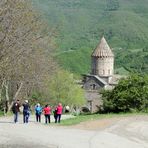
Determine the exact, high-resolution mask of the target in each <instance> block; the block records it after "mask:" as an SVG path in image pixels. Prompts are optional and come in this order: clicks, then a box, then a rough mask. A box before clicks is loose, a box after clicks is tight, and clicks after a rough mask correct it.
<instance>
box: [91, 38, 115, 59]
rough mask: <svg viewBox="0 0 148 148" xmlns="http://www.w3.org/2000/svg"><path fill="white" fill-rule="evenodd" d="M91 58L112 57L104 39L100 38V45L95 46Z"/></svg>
mask: <svg viewBox="0 0 148 148" xmlns="http://www.w3.org/2000/svg"><path fill="white" fill-rule="evenodd" d="M92 56H93V57H100V58H101V57H113V56H114V54H113V52H112V50H111V49H110V47H109V45H108V44H107V42H106V40H105V38H104V37H102V39H101V41H100V44H99V45H98V46H97V48H96V49H95V50H94V52H93V53H92Z"/></svg>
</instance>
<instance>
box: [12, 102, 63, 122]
mask: <svg viewBox="0 0 148 148" xmlns="http://www.w3.org/2000/svg"><path fill="white" fill-rule="evenodd" d="M20 107H21V105H20V102H19V100H16V101H15V102H14V104H13V106H12V111H13V114H14V122H15V123H17V122H18V115H19V112H20ZM22 107H23V122H24V123H28V120H29V116H30V113H31V108H30V105H29V103H28V100H25V102H24V103H23V104H22ZM34 110H35V116H36V122H41V116H42V114H44V116H45V123H46V124H47V123H50V122H51V117H50V116H51V114H52V108H51V107H50V106H49V105H48V104H46V105H45V107H41V105H40V104H39V103H38V104H37V105H36V106H35V109H34ZM62 112H63V107H62V104H61V103H59V104H58V106H56V107H55V108H54V109H53V114H54V119H55V123H60V121H61V115H62Z"/></svg>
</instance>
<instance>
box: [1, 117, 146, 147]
mask: <svg viewBox="0 0 148 148" xmlns="http://www.w3.org/2000/svg"><path fill="white" fill-rule="evenodd" d="M63 118H69V117H68V116H65V117H64V116H63ZM19 119H20V121H19V123H17V124H14V123H13V122H12V121H13V117H5V118H0V148H148V116H147V115H140V116H131V117H119V118H117V117H116V118H106V119H100V120H95V121H87V122H83V123H81V124H78V125H75V126H68V127H63V126H56V125H54V126H53V124H52V125H45V124H44V123H41V124H40V123H36V122H35V120H34V117H32V118H31V120H30V123H29V124H23V123H22V117H20V118H19Z"/></svg>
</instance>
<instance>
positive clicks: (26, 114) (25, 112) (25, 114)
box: [23, 100, 30, 123]
mask: <svg viewBox="0 0 148 148" xmlns="http://www.w3.org/2000/svg"><path fill="white" fill-rule="evenodd" d="M29 115H30V106H29V103H28V100H25V103H24V104H23V122H24V123H28V119H29Z"/></svg>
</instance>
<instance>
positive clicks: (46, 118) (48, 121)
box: [45, 115, 50, 124]
mask: <svg viewBox="0 0 148 148" xmlns="http://www.w3.org/2000/svg"><path fill="white" fill-rule="evenodd" d="M45 123H46V124H47V123H50V115H45Z"/></svg>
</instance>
